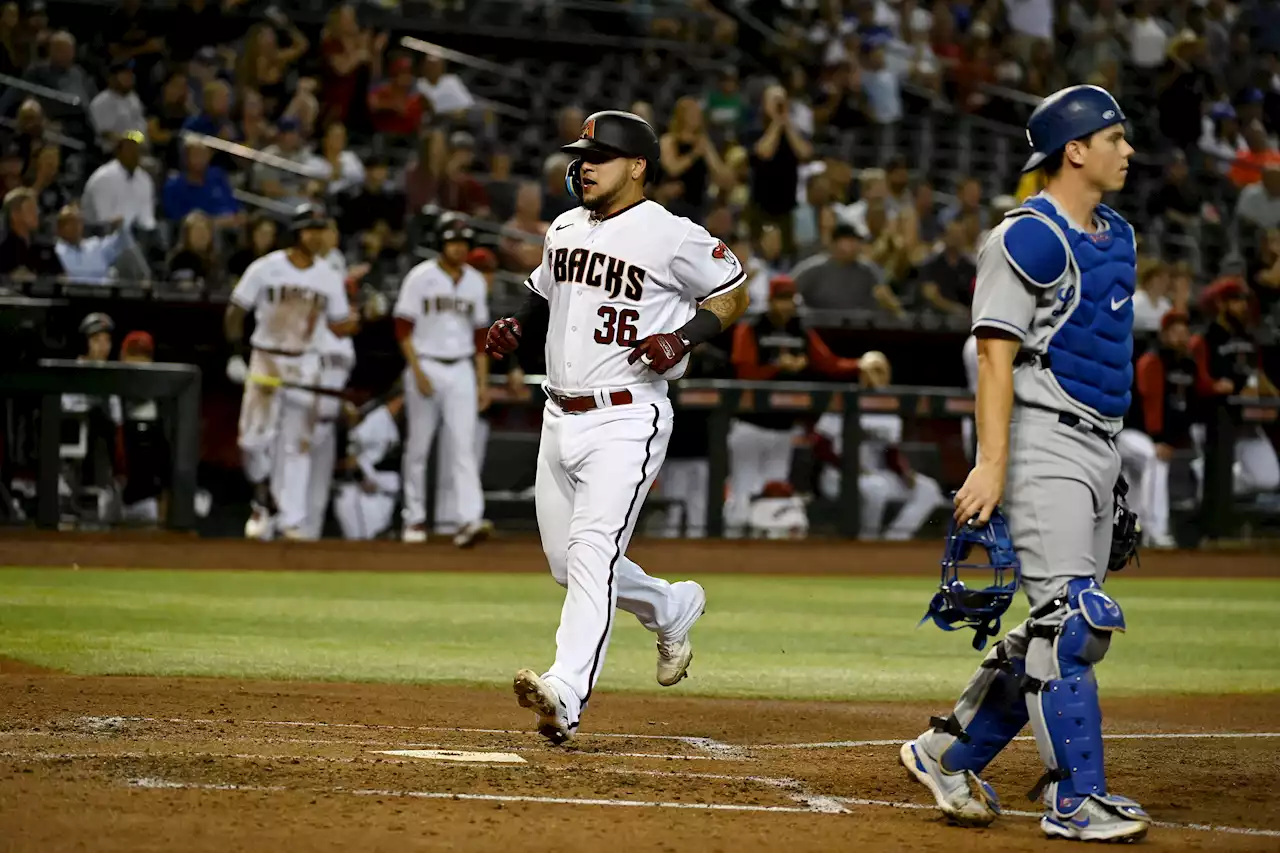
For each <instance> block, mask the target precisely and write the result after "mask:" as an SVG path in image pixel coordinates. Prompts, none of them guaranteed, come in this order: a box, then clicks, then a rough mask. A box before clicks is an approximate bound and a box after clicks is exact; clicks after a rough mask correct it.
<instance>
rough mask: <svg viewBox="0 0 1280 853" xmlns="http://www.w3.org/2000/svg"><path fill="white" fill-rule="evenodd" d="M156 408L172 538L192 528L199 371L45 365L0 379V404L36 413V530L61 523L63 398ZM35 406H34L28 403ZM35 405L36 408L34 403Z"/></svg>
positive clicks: (13, 371)
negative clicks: (163, 441)
mask: <svg viewBox="0 0 1280 853" xmlns="http://www.w3.org/2000/svg"><path fill="white" fill-rule="evenodd" d="M73 394H75V395H85V396H87V397H91V398H98V399H107V398H111V397H118V398H126V399H135V400H136V399H143V400H153V401H155V403H156V405H157V407H158V408H159V410H160V419H159V422H160V423H161V424H163V425H164V426H165V428H166V430H167V431H168V432H169V435H168V446H169V448H170V451H169V453H170V464H171V470H170V476H169V490H170V496H169V500H168V502H167V516H166V518H165V519H164V523H165V525H166V526H167V527H169V528H170V529H173V530H192V529H194V528H195V524H196V513H195V494H196V469H197V466H198V464H199V459H200V370H199V368H197V367H194V366H192V365H189V364H121V363H117V362H84V361H68V360H62V359H44V360H41V361H39V362H38V363H37V364H36V365H34V366H27V367H14V368H10V369H6V370H4V371H0V399H3V400H4V401H5V402H6V405H7V404H8V403H9V402H11V401H19V400H22V399H24V398H25V399H27V400H29V401H32V402H36V405H38V409H39V413H40V417H39V421H38V423H39V433H38V447H37V450H36V463H37V466H38V469H37V470H38V473H37V478H36V501H37V509H36V523H37V525H38V526H40V527H44V528H57V527H58V526H59V524H60V522H61V520H62V515H63V513H62V508H61V503H60V497H61V496H60V489H59V485H60V479H61V477H62V462H63V454H62V437H63V430H62V423H63V418H64V411H63V408H64V397H65V395H73ZM32 398H34V400H33V399H32ZM37 401H38V402H37Z"/></svg>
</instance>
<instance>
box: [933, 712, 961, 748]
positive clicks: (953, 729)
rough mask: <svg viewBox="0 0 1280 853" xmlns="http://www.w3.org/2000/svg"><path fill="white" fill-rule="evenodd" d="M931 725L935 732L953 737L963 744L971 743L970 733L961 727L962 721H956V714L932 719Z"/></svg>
mask: <svg viewBox="0 0 1280 853" xmlns="http://www.w3.org/2000/svg"><path fill="white" fill-rule="evenodd" d="M929 725H931V726H933V730H934V731H935V732H941V733H943V734H948V735H951V736H952V737H954V738H955V739H956V740H958V741H960V742H961V743H968V742H969V733H968V732H966V731H965V730H964V728H963V727H961V725H960V721H959V720H957V719H956V717H955V714H948V715H947V716H945V717H930V718H929Z"/></svg>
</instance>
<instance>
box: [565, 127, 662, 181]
mask: <svg viewBox="0 0 1280 853" xmlns="http://www.w3.org/2000/svg"><path fill="white" fill-rule="evenodd" d="M560 150H561V151H563V152H565V153H566V154H573V155H575V156H576V157H577V158H578V159H576V160H574V161H573V162H572V163H570V164H569V169H568V171H567V172H566V173H565V186H566V187H567V188H568V190H569V194H570V195H572V196H573V197H574V198H582V177H581V168H582V159H581V158H582V155H584V154H595V155H605V156H610V157H643V158H644V159H645V161H646V162H647V164H648V166H647V168H646V169H645V174H644V176H645V181H649V180H651V179H652V178H653V177H654V175H655V172H656V170H657V167H658V159H659V157H660V150H661V149H660V148H659V146H658V134H657V133H655V132H654V129H653V126H652V125H650V124H649V122H647V121H645V120H644V119H642V118H640V116H638V115H636V114H635V113H627V112H623V111H621V110H604V111H603V112H598V113H592V114H591V115H590V116H588V117H587V120H586V121H584V122H583V123H582V134H581V136H580V137H579V138H578V139H577V140H576V141H575V142H570V143H569V144H568V145H562V146H560Z"/></svg>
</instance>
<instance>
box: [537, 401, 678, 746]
mask: <svg viewBox="0 0 1280 853" xmlns="http://www.w3.org/2000/svg"><path fill="white" fill-rule="evenodd" d="M671 425H672V413H671V403H670V401H669V400H667V399H666V398H665V397H664V398H662V399H660V400H658V401H656V402H652V403H633V404H629V405H623V406H608V407H605V408H602V409H595V410H592V411H587V412H582V413H580V414H566V413H565V412H563V411H561V410H560V408H559V407H558V406H556V405H555V403H552V402H548V403H547V405H546V407H545V408H544V409H543V417H542V438H541V443H540V445H539V447H538V469H537V479H536V481H535V485H534V499H535V503H536V508H537V516H538V533H539V534H540V535H541V537H542V550H543V551H544V552H545V553H546V555H547V563H548V564H549V566H550V568H551V576H552V577H554V578H555V580H556V583H558V584H560V585H561V586H563V587H565V589H566V592H565V598H564V607H563V608H562V609H561V612H560V628H559V630H557V631H556V660H555V663H554V664H553V665H552V666H551V669H549V670H548V671H547V673H546V676H545V677H546V679H547V680H548V681H549V682H551V683H552V685H553V687H554V688H555V690H556V693H557V695H558V696H559V697H560V699H561V701H563V702H564V703H565V705H566V706H567V710H568V712H569V719H570V721H571V723H572V724H573V725H575V726H576V725H577V721H578V718H579V716H580V715H581V713H582V710H583V708H584V707H585V706H586V704H587V701H588V700H589V699H590V698H591V691H592V689H593V688H594V687H595V684H596V680H597V679H598V678H599V677H600V673H601V671H602V670H603V669H604V661H605V656H606V654H607V653H608V650H609V637H610V635H611V634H612V633H613V613H614V609H615V608H616V609H620V610H625V611H626V612H628V613H631V614H634V615H635V617H636V618H637V619H638V620H639V621H640V624H641V625H644V626H645V628H647V629H648V630H650V631H653V632H655V633H657V634H658V635H659V636H664V635H667V636H673V635H676V634H677V633H679V631H680V630H681V629H682V628H683V629H685V630H687V627H688V625H690V624H691V623H692V621H693V620H694V619H697V617H698V615H700V613H701V611H700V610H699V612H698V613H693V612H691V606H690V605H691V602H689V601H685V600H683V597H682V596H681V595H680V593H679V590H678V589H677V588H676V587H673V586H672V584H669V583H667V582H666V581H664V580H662V579H661V578H655V577H651V576H649V575H647V574H645V572H644V570H643V569H641V568H640V567H639V566H638V565H636V564H635V563H633V562H632V561H631V560H629V559H627V557H626V556H625V554H626V550H627V545H628V544H629V543H630V541H631V534H632V532H633V531H634V530H635V525H636V519H637V518H638V517H639V515H640V507H641V505H642V504H643V503H644V498H645V495H646V494H648V491H649V489H650V487H651V486H652V485H653V481H654V478H655V477H656V476H657V474H658V469H659V468H661V467H662V461H663V458H664V457H665V456H666V453H667V441H668V440H669V439H670V438H671Z"/></svg>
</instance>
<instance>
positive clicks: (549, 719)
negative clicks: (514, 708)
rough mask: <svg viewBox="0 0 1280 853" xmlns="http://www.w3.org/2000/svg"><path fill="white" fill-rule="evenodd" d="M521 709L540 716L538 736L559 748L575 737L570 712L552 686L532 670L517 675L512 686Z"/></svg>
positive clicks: (523, 670) (524, 670)
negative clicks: (529, 710) (530, 710)
mask: <svg viewBox="0 0 1280 853" xmlns="http://www.w3.org/2000/svg"><path fill="white" fill-rule="evenodd" d="M511 687H512V689H513V690H515V694H516V700H517V701H518V702H519V703H520V707H521V708H532V709H533V711H534V713H536V714H537V715H538V734H540V735H542V736H543V737H544V738H546V739H547V740H549V741H551V743H552V744H553V745H554V746H559V745H560V744H562V743H565V742H566V741H568V740H569V739H570V738H572V737H573V729H572V727H571V726H570V725H569V711H568V709H567V708H565V706H564V703H563V702H561V701H560V697H559V696H557V695H556V691H555V690H554V689H552V687H551V685H550V684H547V682H546V681H544V680H543V679H542V676H540V675H538V674H537V673H536V672H534V671H533V670H531V669H522V670H520V671H519V672H517V673H516V677H515V681H514V682H513V683H512V685H511Z"/></svg>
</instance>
